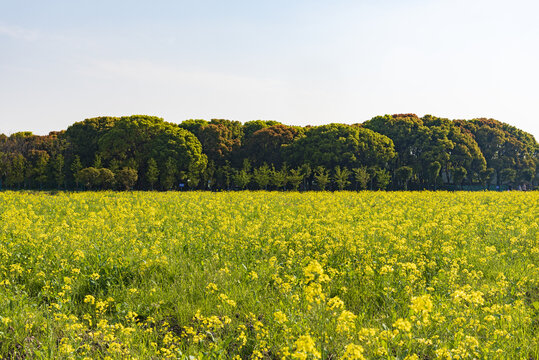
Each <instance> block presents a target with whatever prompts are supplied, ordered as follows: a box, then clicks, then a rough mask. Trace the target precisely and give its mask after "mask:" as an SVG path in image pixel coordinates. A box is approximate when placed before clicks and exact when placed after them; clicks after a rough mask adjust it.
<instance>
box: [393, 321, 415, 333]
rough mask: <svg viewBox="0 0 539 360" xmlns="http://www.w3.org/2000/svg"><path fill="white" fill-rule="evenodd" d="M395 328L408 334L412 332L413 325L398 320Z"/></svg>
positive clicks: (394, 324)
mask: <svg viewBox="0 0 539 360" xmlns="http://www.w3.org/2000/svg"><path fill="white" fill-rule="evenodd" d="M393 326H394V327H396V328H397V329H399V330H402V331H404V332H407V333H409V332H410V331H412V324H411V323H410V322H409V321H408V320H405V319H402V318H399V319H397V321H395V322H394V323H393Z"/></svg>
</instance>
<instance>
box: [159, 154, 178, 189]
mask: <svg viewBox="0 0 539 360" xmlns="http://www.w3.org/2000/svg"><path fill="white" fill-rule="evenodd" d="M176 173H177V168H176V163H175V161H174V159H173V158H171V157H169V158H168V159H167V161H166V163H165V169H164V171H163V172H161V186H162V187H163V189H165V190H171V189H172V187H173V186H174V183H175V181H176Z"/></svg>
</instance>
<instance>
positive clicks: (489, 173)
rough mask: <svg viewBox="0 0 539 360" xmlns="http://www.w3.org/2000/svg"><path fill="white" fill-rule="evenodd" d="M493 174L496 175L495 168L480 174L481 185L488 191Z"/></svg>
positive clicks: (487, 169)
mask: <svg viewBox="0 0 539 360" xmlns="http://www.w3.org/2000/svg"><path fill="white" fill-rule="evenodd" d="M493 174H494V169H493V168H486V169H485V170H483V171H481V173H480V174H479V175H480V176H481V183H482V184H483V186H484V187H485V188H487V189H488V188H489V186H488V185H489V182H490V179H491V178H492V175H493Z"/></svg>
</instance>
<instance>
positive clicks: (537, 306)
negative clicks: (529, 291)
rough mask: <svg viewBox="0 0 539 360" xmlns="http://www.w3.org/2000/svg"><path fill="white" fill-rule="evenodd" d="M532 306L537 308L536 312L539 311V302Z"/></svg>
mask: <svg viewBox="0 0 539 360" xmlns="http://www.w3.org/2000/svg"><path fill="white" fill-rule="evenodd" d="M532 305H533V307H534V308H535V310H539V301H535V302H533V303H532Z"/></svg>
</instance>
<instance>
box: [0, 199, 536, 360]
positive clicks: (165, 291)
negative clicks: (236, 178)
mask: <svg viewBox="0 0 539 360" xmlns="http://www.w3.org/2000/svg"><path fill="white" fill-rule="evenodd" d="M538 210H539V193H538V192H504V193H491V192H479V193H466V192H456V193H450V192H404V193H402V192H394V193H387V192H360V193H356V192H335V193H331V192H307V193H297V192H288V193H284V192H222V193H211V192H184V193H179V192H123V193H121V192H82V193H62V192H59V193H56V194H47V193H29V192H2V193H0V358H2V359H25V358H29V359H194V358H197V359H206V358H208V359H226V358H237V359H239V358H242V359H270V358H271V359H299V360H307V359H338V358H342V359H407V360H411V359H474V358H475V359H539V339H538V338H539V231H538V227H539V226H538V213H539V211H538Z"/></svg>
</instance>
